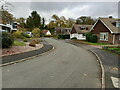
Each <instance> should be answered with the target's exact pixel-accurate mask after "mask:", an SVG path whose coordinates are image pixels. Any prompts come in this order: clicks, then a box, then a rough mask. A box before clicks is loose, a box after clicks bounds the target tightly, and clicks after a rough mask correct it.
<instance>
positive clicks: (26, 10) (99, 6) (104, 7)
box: [11, 2, 118, 22]
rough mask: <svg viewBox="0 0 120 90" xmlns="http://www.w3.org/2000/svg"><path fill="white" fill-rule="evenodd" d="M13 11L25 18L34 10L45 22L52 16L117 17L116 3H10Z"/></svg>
mask: <svg viewBox="0 0 120 90" xmlns="http://www.w3.org/2000/svg"><path fill="white" fill-rule="evenodd" d="M11 4H12V5H13V6H14V9H13V10H12V11H11V13H12V14H14V16H15V17H17V18H18V17H25V18H27V17H28V16H29V15H30V13H31V12H32V11H33V10H36V11H37V12H38V13H39V14H40V16H41V17H45V18H46V20H47V22H48V21H50V20H51V16H52V15H53V14H57V15H58V16H65V17H66V18H74V19H76V18H78V17H80V16H91V17H93V18H97V17H108V16H110V15H112V16H113V17H118V3H117V2H11Z"/></svg>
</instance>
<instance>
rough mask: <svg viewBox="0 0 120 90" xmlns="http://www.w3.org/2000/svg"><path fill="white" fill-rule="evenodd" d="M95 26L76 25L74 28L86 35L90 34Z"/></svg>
mask: <svg viewBox="0 0 120 90" xmlns="http://www.w3.org/2000/svg"><path fill="white" fill-rule="evenodd" d="M92 26H93V25H78V24H75V25H74V26H73V27H74V28H75V30H76V32H77V33H86V32H89V31H90V29H91V28H92ZM81 27H85V29H81Z"/></svg>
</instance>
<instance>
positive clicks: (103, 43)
mask: <svg viewBox="0 0 120 90" xmlns="http://www.w3.org/2000/svg"><path fill="white" fill-rule="evenodd" d="M83 43H86V44H91V45H108V44H105V43H91V42H83Z"/></svg>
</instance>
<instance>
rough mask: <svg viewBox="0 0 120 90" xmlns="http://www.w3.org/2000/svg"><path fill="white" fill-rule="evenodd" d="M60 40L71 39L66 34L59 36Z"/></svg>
mask: <svg viewBox="0 0 120 90" xmlns="http://www.w3.org/2000/svg"><path fill="white" fill-rule="evenodd" d="M58 39H70V35H69V34H66V35H58Z"/></svg>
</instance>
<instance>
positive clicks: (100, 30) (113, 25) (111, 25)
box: [90, 17, 120, 44]
mask: <svg viewBox="0 0 120 90" xmlns="http://www.w3.org/2000/svg"><path fill="white" fill-rule="evenodd" d="M90 32H91V33H93V34H96V35H97V37H98V42H99V43H108V44H120V19H115V18H112V17H109V18H99V19H98V20H97V21H96V23H95V24H94V25H93V27H92V28H91V30H90Z"/></svg>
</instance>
